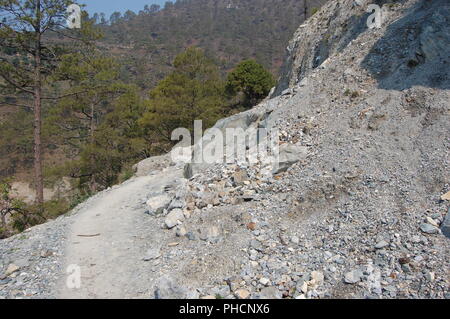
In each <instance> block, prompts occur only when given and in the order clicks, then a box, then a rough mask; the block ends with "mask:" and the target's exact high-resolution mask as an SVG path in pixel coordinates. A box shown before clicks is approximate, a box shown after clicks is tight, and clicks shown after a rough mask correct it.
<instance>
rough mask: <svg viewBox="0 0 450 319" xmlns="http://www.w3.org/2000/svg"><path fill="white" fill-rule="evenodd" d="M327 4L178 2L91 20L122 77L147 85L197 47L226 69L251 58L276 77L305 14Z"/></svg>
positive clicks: (319, 0) (299, 0)
mask: <svg viewBox="0 0 450 319" xmlns="http://www.w3.org/2000/svg"><path fill="white" fill-rule="evenodd" d="M325 2H326V0H180V1H176V2H175V3H172V2H167V3H166V5H165V7H164V8H159V7H158V6H155V5H154V6H150V7H146V8H145V9H144V10H142V11H140V12H139V13H137V14H136V13H133V12H131V11H128V12H126V13H125V14H123V15H121V14H120V13H118V12H116V13H114V14H113V15H111V17H110V18H109V19H106V18H105V17H104V16H102V15H95V16H94V17H93V19H94V20H95V21H96V23H98V25H100V26H101V29H102V30H103V32H104V34H105V39H104V40H103V41H102V45H103V46H104V47H105V48H106V49H108V50H112V51H113V52H114V53H115V54H117V55H118V56H120V57H121V58H122V60H123V63H124V65H126V67H125V68H123V69H122V71H123V74H122V76H123V77H124V78H125V79H126V80H135V81H136V82H137V83H138V84H139V85H140V86H142V87H150V86H153V85H154V84H156V82H157V81H158V80H161V79H162V78H163V77H164V75H165V74H167V71H168V69H170V66H171V62H172V61H173V58H174V57H175V55H177V54H178V53H179V52H180V51H181V50H182V49H183V48H185V47H187V46H191V45H195V46H198V47H201V48H203V49H205V50H206V53H207V54H209V55H210V56H211V57H214V58H216V59H217V60H219V61H220V63H221V66H222V69H223V70H229V69H231V68H232V67H233V66H234V65H236V64H237V63H238V62H240V61H241V60H243V59H246V58H255V59H256V60H257V61H258V62H259V63H262V64H263V65H264V66H265V67H266V68H269V69H270V70H271V71H272V72H273V74H274V75H278V72H279V68H280V66H281V63H282V60H283V57H284V54H285V48H286V46H287V44H288V41H289V39H290V37H291V36H292V34H293V32H294V31H295V29H296V28H297V27H298V26H299V25H300V24H301V23H302V22H303V21H304V20H305V16H310V15H311V14H313V13H315V12H316V11H317V10H318V8H320V6H321V5H322V4H323V3H325Z"/></svg>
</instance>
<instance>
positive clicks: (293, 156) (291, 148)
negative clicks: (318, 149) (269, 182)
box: [273, 144, 308, 174]
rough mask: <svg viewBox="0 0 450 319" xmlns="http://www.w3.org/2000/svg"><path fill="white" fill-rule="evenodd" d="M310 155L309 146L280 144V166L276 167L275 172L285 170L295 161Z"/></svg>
mask: <svg viewBox="0 0 450 319" xmlns="http://www.w3.org/2000/svg"><path fill="white" fill-rule="evenodd" d="M307 155H308V148H307V147H305V146H301V145H295V144H283V145H281V146H280V156H279V164H278V167H274V169H273V174H279V173H282V172H285V171H286V170H287V169H288V168H289V167H291V166H292V165H294V164H295V163H297V162H299V161H301V160H302V159H305V158H306V156H307Z"/></svg>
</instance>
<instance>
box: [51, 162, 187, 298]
mask: <svg viewBox="0 0 450 319" xmlns="http://www.w3.org/2000/svg"><path fill="white" fill-rule="evenodd" d="M180 176H181V171H179V170H172V171H165V172H161V173H159V174H158V175H154V176H145V177H139V178H135V179H132V180H130V181H128V182H126V183H124V184H122V185H121V186H119V187H117V188H115V189H112V190H110V191H106V192H104V194H102V195H101V196H99V197H98V198H97V199H96V200H95V201H94V202H92V203H91V204H90V205H89V206H88V207H87V208H85V209H84V210H83V211H81V212H79V215H78V217H77V218H76V219H75V221H74V223H73V225H72V226H71V231H70V234H69V235H68V238H67V247H66V254H65V256H66V258H65V267H64V268H63V269H67V267H69V265H77V266H79V269H80V271H81V287H80V288H79V289H69V288H68V287H67V285H66V281H67V277H68V276H69V274H67V275H66V276H64V278H63V279H62V280H61V283H60V285H59V286H60V293H59V296H60V297H61V298H77V299H78V298H139V297H144V295H145V294H147V291H145V285H143V284H142V282H143V281H148V280H151V279H149V278H148V277H146V278H142V277H140V276H142V274H144V275H148V273H149V271H148V270H147V271H145V269H143V267H145V266H144V265H143V264H142V257H143V255H144V254H145V249H146V247H147V248H151V247H152V246H151V243H148V242H144V240H145V238H148V236H146V233H147V232H152V229H155V228H156V227H159V225H157V224H156V221H155V220H154V219H151V218H149V216H147V215H145V214H144V211H145V201H146V199H147V198H148V197H149V195H150V194H153V193H155V194H156V193H160V192H162V191H163V190H164V187H165V186H167V185H169V184H171V183H173V182H174V181H176V179H177V178H179V177H180ZM144 226H145V227H144ZM154 244H155V245H157V243H154ZM149 245H150V246H149ZM143 271H144V272H143Z"/></svg>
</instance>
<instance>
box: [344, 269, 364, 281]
mask: <svg viewBox="0 0 450 319" xmlns="http://www.w3.org/2000/svg"><path fill="white" fill-rule="evenodd" d="M362 276H363V273H362V272H361V271H360V270H352V271H350V272H348V273H346V274H345V276H344V282H345V283H346V284H356V283H358V282H360V281H361V277H362Z"/></svg>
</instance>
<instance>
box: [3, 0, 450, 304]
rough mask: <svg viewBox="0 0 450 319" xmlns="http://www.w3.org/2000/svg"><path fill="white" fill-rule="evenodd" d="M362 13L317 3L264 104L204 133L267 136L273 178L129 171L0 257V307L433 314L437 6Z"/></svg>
mask: <svg viewBox="0 0 450 319" xmlns="http://www.w3.org/2000/svg"><path fill="white" fill-rule="evenodd" d="M375 2H376V3H378V4H379V5H383V7H384V8H385V11H384V15H383V17H384V21H383V24H382V26H381V28H380V29H368V28H367V27H365V21H367V18H368V14H367V13H365V11H366V8H367V4H368V2H365V1H361V0H359V1H353V0H335V1H330V2H329V3H328V4H326V5H325V6H324V7H323V8H322V9H321V11H319V12H318V13H317V14H316V15H315V16H313V17H312V18H311V19H309V20H308V21H307V22H306V23H305V24H304V25H302V26H301V27H300V29H299V30H298V31H297V33H296V35H295V37H294V39H293V40H292V41H291V44H290V46H289V56H288V58H287V61H286V63H285V73H284V75H283V81H282V82H281V83H280V85H279V87H278V88H277V90H276V91H275V94H274V97H273V98H271V99H267V100H266V101H265V102H263V103H261V104H260V105H259V106H257V107H256V108H254V109H252V110H250V111H247V112H245V113H241V114H238V115H235V116H233V117H231V118H227V119H223V120H221V121H219V123H217V125H216V128H218V129H220V130H225V129H226V128H227V127H241V128H243V129H246V128H249V127H259V128H261V127H265V128H269V129H270V128H276V129H278V130H279V132H280V152H281V154H280V158H281V167H279V168H278V169H275V168H274V167H272V166H271V165H270V164H266V163H263V162H258V163H257V164H255V165H238V164H229V165H221V164H220V165H219V164H216V165H187V166H184V165H182V164H181V163H172V162H171V160H170V155H166V156H161V157H157V158H151V159H148V160H146V161H144V162H141V163H139V164H137V165H136V176H135V177H134V178H133V179H131V180H129V181H127V182H126V183H125V184H123V185H120V186H117V187H115V188H113V189H109V190H107V191H105V192H103V193H100V194H98V195H96V196H95V197H93V198H91V199H89V200H88V201H87V202H85V203H83V204H82V205H80V206H79V207H78V208H77V209H75V210H74V211H73V212H72V213H71V214H70V215H69V216H65V217H62V218H59V219H57V220H55V221H53V222H51V223H48V224H45V225H42V226H39V227H37V228H34V229H30V230H29V231H28V232H26V233H24V234H22V235H20V236H16V237H13V238H10V239H7V240H4V241H1V242H0V256H1V259H0V260H1V261H0V274H3V275H1V276H0V288H1V289H0V296H2V297H4V298H15V297H30V298H33V297H34V298H36V297H80V298H85V297H93V298H96V297H97V298H100V297H105V298H111V297H119V298H222V297H224V298H243V299H245V298H297V299H305V298H308V299H309V298H450V291H449V283H450V278H449V269H450V268H449V266H450V265H449V261H450V210H449V201H450V194H449V191H450V183H449V177H450V176H449V171H450V170H449V163H450V161H449V155H450V149H449V146H450V144H449V140H450V130H449V127H448V123H449V122H450V106H449V99H450V91H449V85H450V79H449V78H448V64H449V63H450V60H449V54H448V53H449V51H448V48H449V47H450V46H449V43H450V41H449V36H450V23H449V17H450V14H449V13H450V5H449V3H448V1H444V0H442V1H439V0H436V1H425V0H405V1H395V2H393V1H375ZM391 2H392V4H391ZM202 143H203V144H204V145H207V144H208V140H207V139H204V140H203V142H202ZM72 264H77V265H79V266H80V267H81V270H82V285H81V288H80V289H78V290H69V289H67V287H66V286H65V280H66V273H65V270H66V269H67V266H68V265H72ZM118 272H120V273H121V276H120V278H119V279H117V276H116V274H117V273H118ZM112 279H114V280H112ZM111 282H113V283H114V284H111Z"/></svg>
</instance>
